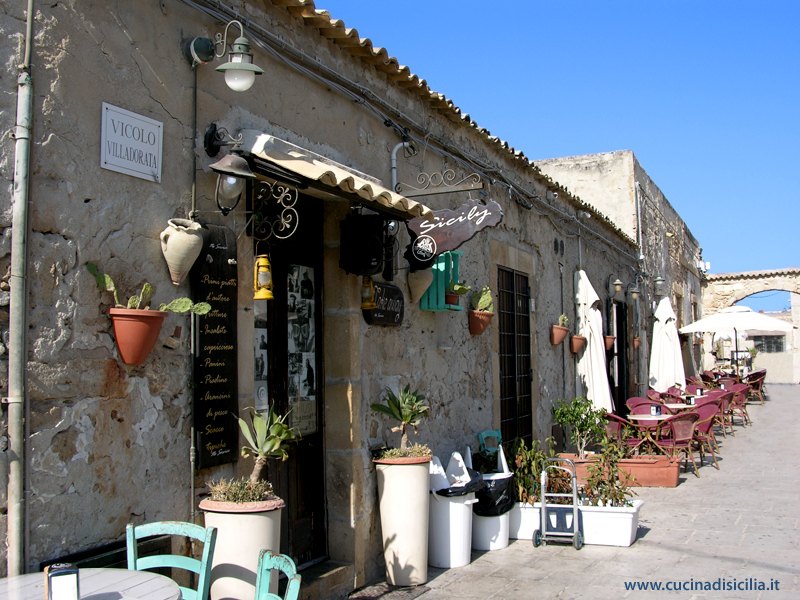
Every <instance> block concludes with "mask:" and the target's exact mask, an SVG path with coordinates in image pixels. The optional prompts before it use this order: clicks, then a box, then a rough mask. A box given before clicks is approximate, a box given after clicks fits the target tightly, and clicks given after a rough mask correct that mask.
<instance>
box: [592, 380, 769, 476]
mask: <svg viewBox="0 0 800 600" xmlns="http://www.w3.org/2000/svg"><path fill="white" fill-rule="evenodd" d="M766 375H767V373H766V370H762V371H758V372H755V373H751V374H749V375H748V376H747V377H743V378H742V379H741V380H740V379H739V378H738V377H735V376H734V377H731V376H730V373H727V372H725V371H721V370H720V371H705V372H704V373H703V374H702V376H701V378H694V377H692V378H687V380H686V386H685V389H681V388H679V387H675V386H671V387H670V388H668V389H667V391H666V392H657V391H656V390H649V391H648V392H647V397H646V398H641V397H633V398H629V399H628V400H627V402H626V406H627V408H628V410H629V414H628V418H627V419H625V418H622V417H620V416H618V415H615V414H610V413H609V414H607V415H606V423H605V428H606V432H607V433H608V435H609V437H612V438H614V439H617V440H619V441H621V442H623V444H624V445H625V446H626V447H627V448H629V449H630V450H631V452H632V453H635V454H637V455H644V454H659V453H660V454H665V455H669V456H671V457H679V458H680V459H681V462H682V463H683V468H684V471H686V470H687V469H688V466H689V464H690V463H691V465H692V468H693V471H694V473H695V475H696V476H697V477H700V471H699V470H698V469H699V467H702V466H704V465H705V456H706V454H708V455H710V457H711V459H712V460H713V462H714V466H715V467H716V468H717V469H719V468H720V466H719V462H718V461H717V454H719V452H720V449H719V444H718V442H717V437H716V431H715V430H719V432H720V433H721V434H722V436H723V437H727V435H728V430H730V433H731V435H734V424H736V425H737V426H739V427H748V426H752V424H753V422H752V419H751V418H750V414H749V413H748V411H747V404H748V402H752V401H756V400H759V401H760V402H761V403H762V404H763V401H764V396H763V384H764V380H765V378H766ZM735 420H736V422H735ZM695 452H697V454H698V456H697V458H698V461H697V462H696V461H695ZM709 464H710V462H709Z"/></svg>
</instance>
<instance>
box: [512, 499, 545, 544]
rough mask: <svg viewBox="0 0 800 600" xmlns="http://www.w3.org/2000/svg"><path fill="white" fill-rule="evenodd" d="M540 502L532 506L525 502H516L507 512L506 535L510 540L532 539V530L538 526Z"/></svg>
mask: <svg viewBox="0 0 800 600" xmlns="http://www.w3.org/2000/svg"><path fill="white" fill-rule="evenodd" d="M541 507H542V504H541V502H537V503H535V504H534V505H533V506H531V505H530V504H528V503H527V502H524V503H523V502H517V503H516V504H514V508H512V509H511V512H509V513H508V537H510V538H511V539H512V540H532V539H533V532H534V531H536V530H537V529H540V527H539V515H540V513H541V510H542V508H541Z"/></svg>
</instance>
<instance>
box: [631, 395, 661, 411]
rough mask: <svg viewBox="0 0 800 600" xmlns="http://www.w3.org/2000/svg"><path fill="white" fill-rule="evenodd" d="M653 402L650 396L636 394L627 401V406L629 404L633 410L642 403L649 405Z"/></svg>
mask: <svg viewBox="0 0 800 600" xmlns="http://www.w3.org/2000/svg"><path fill="white" fill-rule="evenodd" d="M652 403H653V401H652V400H650V399H649V398H639V397H638V396H634V397H632V398H628V400H627V401H626V402H625V406H627V407H628V409H629V410H633V408H634V407H635V406H639V405H640V404H647V405H648V406H649V405H651V404H652ZM659 404H660V402H659Z"/></svg>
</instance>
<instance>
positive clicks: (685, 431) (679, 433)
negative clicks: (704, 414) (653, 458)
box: [655, 411, 700, 477]
mask: <svg viewBox="0 0 800 600" xmlns="http://www.w3.org/2000/svg"><path fill="white" fill-rule="evenodd" d="M699 420H700V415H698V414H697V412H695V411H691V412H684V413H681V414H679V415H672V416H671V417H669V418H668V419H666V420H665V421H662V423H661V429H662V430H664V431H666V432H668V433H670V434H671V435H670V436H669V437H661V438H659V439H657V440H656V441H655V444H656V446H658V447H659V448H660V449H661V450H662V452H666V453H667V454H669V455H670V456H675V455H676V454H682V455H683V456H684V461H685V459H687V458H688V459H691V461H692V467H694V474H695V475H696V476H697V477H700V473H698V471H697V465H696V464H695V462H694V453H693V452H692V444H693V443H694V430H695V427H696V425H697V421H699ZM685 471H686V464H685V462H684V472H685Z"/></svg>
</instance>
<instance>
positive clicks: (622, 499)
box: [583, 435, 636, 506]
mask: <svg viewBox="0 0 800 600" xmlns="http://www.w3.org/2000/svg"><path fill="white" fill-rule="evenodd" d="M600 447H601V451H600V452H599V453H598V455H597V460H595V461H592V464H591V465H589V478H588V479H587V481H586V485H585V486H584V487H583V494H584V497H585V499H586V501H587V502H588V503H589V504H590V505H591V506H632V505H633V502H631V500H630V498H631V497H632V496H635V495H636V492H634V491H633V490H632V489H630V487H631V485H633V484H634V483H636V477H634V476H633V475H630V474H628V473H626V472H625V471H620V470H619V461H620V460H622V459H623V458H625V457H626V449H625V447H624V444H622V443H621V442H619V441H618V440H614V439H611V438H609V437H608V435H603V438H602V440H601V442H600Z"/></svg>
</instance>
